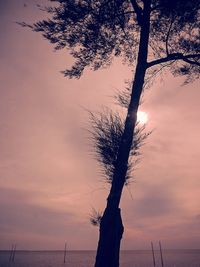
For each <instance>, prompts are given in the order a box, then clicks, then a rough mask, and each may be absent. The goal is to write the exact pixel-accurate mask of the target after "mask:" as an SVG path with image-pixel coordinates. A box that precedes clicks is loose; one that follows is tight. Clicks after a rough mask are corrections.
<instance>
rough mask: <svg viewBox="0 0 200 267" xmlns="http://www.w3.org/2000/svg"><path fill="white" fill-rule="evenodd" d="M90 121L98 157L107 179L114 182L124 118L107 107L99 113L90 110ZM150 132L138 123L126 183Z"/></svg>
mask: <svg viewBox="0 0 200 267" xmlns="http://www.w3.org/2000/svg"><path fill="white" fill-rule="evenodd" d="M90 122H91V130H90V133H91V137H92V141H93V144H94V152H95V154H96V158H97V160H98V162H99V163H100V165H101V166H102V169H103V173H104V175H105V177H106V181H107V182H108V183H112V179H113V174H114V170H115V167H116V162H117V156H118V150H119V146H120V144H121V139H122V134H123V131H124V119H122V117H121V116H120V114H119V113H117V112H113V111H112V110H109V109H108V108H106V109H104V110H103V111H102V112H99V113H97V114H95V113H92V112H90ZM149 134H150V133H145V126H144V125H143V126H140V125H139V124H137V127H136V129H135V132H134V138H133V143H132V147H131V151H130V157H129V162H128V166H127V167H128V171H127V175H126V184H128V182H129V179H130V178H131V173H132V171H133V170H134V168H135V166H136V164H137V162H138V159H137V157H138V156H139V155H140V152H139V149H140V147H141V146H142V144H143V143H144V141H145V139H146V138H147V136H148V135H149Z"/></svg>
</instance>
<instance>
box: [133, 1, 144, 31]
mask: <svg viewBox="0 0 200 267" xmlns="http://www.w3.org/2000/svg"><path fill="white" fill-rule="evenodd" d="M131 4H132V6H133V9H134V11H135V13H136V16H137V22H138V24H139V25H140V26H141V25H142V15H143V10H142V8H141V7H140V6H139V5H138V3H137V2H136V0H131Z"/></svg>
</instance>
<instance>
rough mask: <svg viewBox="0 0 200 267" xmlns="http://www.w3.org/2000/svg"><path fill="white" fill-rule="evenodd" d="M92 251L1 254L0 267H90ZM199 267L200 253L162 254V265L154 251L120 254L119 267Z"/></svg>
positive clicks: (167, 251) (191, 251)
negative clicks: (153, 254) (153, 255)
mask: <svg viewBox="0 0 200 267" xmlns="http://www.w3.org/2000/svg"><path fill="white" fill-rule="evenodd" d="M95 255H96V252H95V251H67V252H66V258H65V263H64V252H63V251H16V253H15V255H14V258H13V255H11V253H10V251H0V267H93V266H94V261H95ZM154 266H156V267H200V250H198V249H195V250H194V249H190V250H163V262H162V260H161V257H160V253H159V251H155V265H154V262H153V257H152V253H151V251H148V250H129V251H121V255H120V267H154Z"/></svg>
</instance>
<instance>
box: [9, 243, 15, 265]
mask: <svg viewBox="0 0 200 267" xmlns="http://www.w3.org/2000/svg"><path fill="white" fill-rule="evenodd" d="M13 250H14V245H13V244H12V247H11V250H10V257H9V261H11V260H12V257H13Z"/></svg>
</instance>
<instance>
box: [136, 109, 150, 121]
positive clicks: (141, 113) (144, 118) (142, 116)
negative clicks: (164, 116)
mask: <svg viewBox="0 0 200 267" xmlns="http://www.w3.org/2000/svg"><path fill="white" fill-rule="evenodd" d="M147 121H148V114H147V113H146V112H144V111H138V113H137V122H138V123H140V124H146V123H147Z"/></svg>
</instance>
